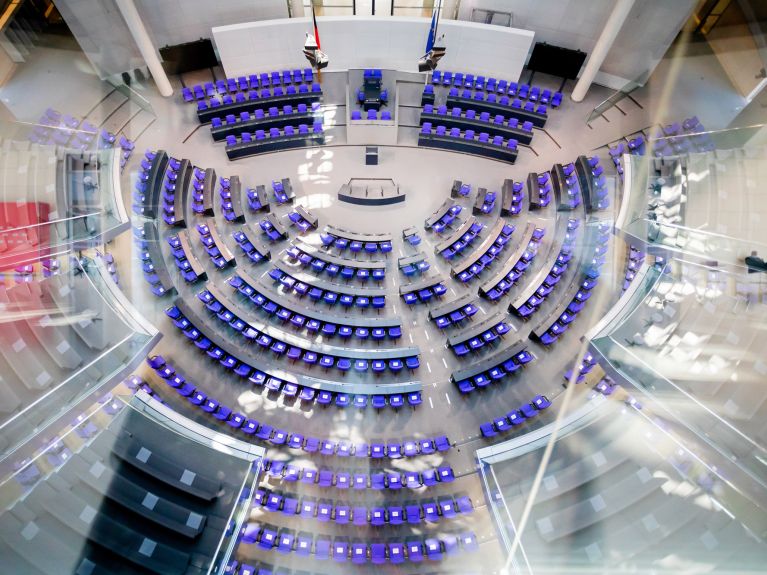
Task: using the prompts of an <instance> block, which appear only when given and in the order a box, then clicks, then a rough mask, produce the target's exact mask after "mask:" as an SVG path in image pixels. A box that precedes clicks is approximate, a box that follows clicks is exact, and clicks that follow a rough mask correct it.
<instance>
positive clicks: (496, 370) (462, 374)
mask: <svg viewBox="0 0 767 575" xmlns="http://www.w3.org/2000/svg"><path fill="white" fill-rule="evenodd" d="M534 359H535V356H534V355H533V354H531V353H530V352H529V351H527V342H526V341H524V340H522V339H520V340H517V341H516V342H513V343H512V344H510V345H507V346H505V347H504V348H502V349H500V350H498V351H496V352H495V353H493V354H492V355H489V356H487V357H485V358H484V359H482V360H481V361H479V362H477V363H475V364H473V365H471V366H469V367H466V368H463V369H459V370H457V371H454V372H453V373H452V375H451V376H450V381H452V382H453V383H454V384H455V385H456V386H458V389H459V390H460V391H461V393H464V394H465V393H470V392H472V391H474V390H475V389H482V388H483V387H487V386H488V385H490V384H491V383H492V382H494V381H500V380H502V379H503V378H505V377H506V376H507V375H511V374H512V373H514V372H516V371H517V370H519V368H520V367H524V366H525V365H527V364H528V363H530V362H531V361H533V360H534Z"/></svg>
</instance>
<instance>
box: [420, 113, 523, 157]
mask: <svg viewBox="0 0 767 575" xmlns="http://www.w3.org/2000/svg"><path fill="white" fill-rule="evenodd" d="M518 144H519V142H518V141H517V140H516V139H514V138H508V139H506V140H504V138H503V136H499V135H496V136H493V139H492V140H491V139H490V134H489V133H488V132H480V133H479V134H477V133H476V132H475V131H474V130H471V129H469V130H466V131H465V132H463V133H461V130H460V128H457V127H452V128H450V131H448V130H447V126H446V125H444V124H438V125H437V127H436V128H434V129H433V128H432V123H431V122H424V123H423V124H422V125H421V130H420V132H419V133H418V145H419V146H425V147H428V148H438V149H442V150H453V151H456V152H463V153H465V154H473V155H475V156H483V157H485V158H492V159H494V160H502V161H504V162H509V163H510V164H513V163H514V162H515V161H516V160H517V145H518Z"/></svg>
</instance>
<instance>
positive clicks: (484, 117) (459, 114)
mask: <svg viewBox="0 0 767 575" xmlns="http://www.w3.org/2000/svg"><path fill="white" fill-rule="evenodd" d="M423 113H424V114H435V113H436V114H439V115H441V116H447V106H445V105H442V106H437V108H436V110H435V109H434V106H433V105H432V104H426V105H424V107H423ZM450 116H451V117H453V118H463V119H466V120H479V121H480V122H489V123H491V124H495V125H497V126H504V125H506V126H508V127H509V128H514V129H518V130H524V131H525V132H532V131H533V123H532V122H531V121H529V120H525V121H524V122H522V125H520V124H519V118H514V117H511V116H509V118H508V120H507V119H506V118H505V117H504V116H503V115H502V114H496V115H495V116H493V118H492V119H491V118H490V112H480V113H479V116H477V111H476V110H472V109H468V110H463V109H461V108H459V107H458V106H454V107H453V108H452V109H451V110H450ZM504 122H505V124H504Z"/></svg>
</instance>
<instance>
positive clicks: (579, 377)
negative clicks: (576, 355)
mask: <svg viewBox="0 0 767 575" xmlns="http://www.w3.org/2000/svg"><path fill="white" fill-rule="evenodd" d="M596 366H597V360H596V359H595V358H594V355H593V354H592V353H591V352H586V355H584V356H583V360H582V361H581V363H580V364H578V370H577V371H578V373H577V374H576V376H575V383H583V382H584V380H585V379H586V376H587V375H588V374H589V373H590V372H591V370H593V369H594V368H595V367H596ZM572 375H573V369H572V368H570V369H568V370H567V371H565V373H564V378H565V382H569V381H570V378H571V377H572Z"/></svg>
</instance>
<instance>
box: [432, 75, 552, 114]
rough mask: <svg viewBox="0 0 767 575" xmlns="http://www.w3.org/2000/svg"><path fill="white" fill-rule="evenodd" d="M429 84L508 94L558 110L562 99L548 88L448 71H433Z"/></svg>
mask: <svg viewBox="0 0 767 575" xmlns="http://www.w3.org/2000/svg"><path fill="white" fill-rule="evenodd" d="M431 83H432V84H434V85H443V86H455V87H456V88H473V89H475V90H484V91H486V92H496V93H498V94H508V95H509V96H516V97H519V98H521V99H523V100H527V99H530V100H532V101H533V102H541V103H542V104H549V103H551V105H552V107H554V108H558V107H559V106H560V105H561V104H562V97H563V95H562V92H558V91H557V92H554V93H552V91H551V90H549V89H548V88H545V89H543V90H541V88H539V87H538V86H530V84H519V83H517V82H507V81H506V80H496V79H495V78H492V77H490V78H488V79H487V80H485V77H484V76H476V77H475V76H474V75H473V74H466V75H464V74H463V73H461V72H456V73H455V74H453V73H452V72H448V71H446V72H444V73H440V71H439V70H435V71H434V72H432V75H431Z"/></svg>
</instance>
